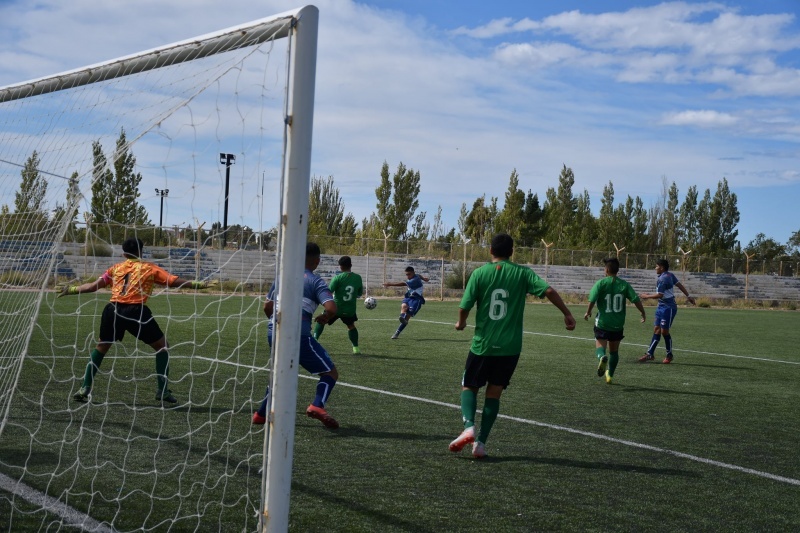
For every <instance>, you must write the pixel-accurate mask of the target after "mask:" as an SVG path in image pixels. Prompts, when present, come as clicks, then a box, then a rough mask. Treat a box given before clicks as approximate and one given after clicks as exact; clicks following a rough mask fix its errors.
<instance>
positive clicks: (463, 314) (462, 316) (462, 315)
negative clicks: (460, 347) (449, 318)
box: [456, 307, 469, 331]
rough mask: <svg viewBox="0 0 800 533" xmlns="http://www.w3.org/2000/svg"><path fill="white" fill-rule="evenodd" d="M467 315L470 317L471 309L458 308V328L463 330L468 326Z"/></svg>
mask: <svg viewBox="0 0 800 533" xmlns="http://www.w3.org/2000/svg"><path fill="white" fill-rule="evenodd" d="M467 317H469V309H463V308H461V307H459V308H458V320H457V321H456V330H457V331H463V329H464V328H466V327H467Z"/></svg>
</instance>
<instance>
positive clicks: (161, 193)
mask: <svg viewBox="0 0 800 533" xmlns="http://www.w3.org/2000/svg"><path fill="white" fill-rule="evenodd" d="M156 194H157V195H159V196H160V197H161V213H160V214H159V215H158V236H159V240H160V238H161V232H162V231H163V230H162V229H161V228H163V227H164V198H166V197H167V196H169V189H156ZM154 244H155V243H154Z"/></svg>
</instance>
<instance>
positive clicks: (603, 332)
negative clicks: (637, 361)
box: [583, 257, 646, 384]
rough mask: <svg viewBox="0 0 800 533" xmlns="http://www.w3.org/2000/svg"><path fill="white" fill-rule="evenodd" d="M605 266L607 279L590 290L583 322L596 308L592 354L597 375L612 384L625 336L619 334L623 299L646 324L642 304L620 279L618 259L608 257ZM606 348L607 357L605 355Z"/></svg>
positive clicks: (629, 287) (628, 284)
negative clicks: (632, 305)
mask: <svg viewBox="0 0 800 533" xmlns="http://www.w3.org/2000/svg"><path fill="white" fill-rule="evenodd" d="M603 262H604V263H605V265H606V277H604V278H603V279H600V280H598V281H597V283H595V284H594V286H593V287H592V290H591V291H589V308H588V309H587V310H586V314H585V315H583V319H584V320H589V317H590V316H592V309H594V306H595V304H596V305H597V318H596V319H595V321H594V338H595V349H594V352H595V354H596V355H597V359H599V363H598V365H597V375H598V376H601V377H602V376H603V374H605V376H606V383H608V384H611V380H612V378H613V377H614V370H616V368H617V363H618V362H619V345H620V343H621V342H622V339H624V338H625V336H624V335H623V334H622V332H623V328H624V327H625V307H626V302H625V300H630V301H631V303H633V304H634V305H635V306H636V309H638V310H639V312H640V313H641V314H642V320H641V321H642V322H644V321H645V318H646V316H645V312H644V307H643V306H642V301H641V300H640V299H639V296H638V295H637V294H636V291H634V290H633V287H631V285H630V283H628V282H627V281H625V280H624V279H619V278H618V277H617V273H618V272H619V259H617V258H616V257H607V258H605V259H603ZM606 348H608V350H609V352H610V353H609V355H606Z"/></svg>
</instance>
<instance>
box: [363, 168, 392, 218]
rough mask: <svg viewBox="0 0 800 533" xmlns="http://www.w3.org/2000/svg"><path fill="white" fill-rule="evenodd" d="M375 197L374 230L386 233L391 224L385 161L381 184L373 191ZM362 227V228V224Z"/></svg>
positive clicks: (388, 184) (389, 184)
mask: <svg viewBox="0 0 800 533" xmlns="http://www.w3.org/2000/svg"><path fill="white" fill-rule="evenodd" d="M375 196H376V197H377V199H378V203H377V204H376V206H375V207H376V208H377V212H376V213H375V218H376V226H377V227H376V229H377V230H378V232H379V233H380V232H381V231H388V229H389V224H390V223H391V220H390V219H391V209H392V204H391V203H390V200H391V198H392V182H391V181H390V180H389V163H387V162H386V161H384V162H383V166H381V183H380V185H378V188H377V189H375ZM362 227H364V225H363V224H362Z"/></svg>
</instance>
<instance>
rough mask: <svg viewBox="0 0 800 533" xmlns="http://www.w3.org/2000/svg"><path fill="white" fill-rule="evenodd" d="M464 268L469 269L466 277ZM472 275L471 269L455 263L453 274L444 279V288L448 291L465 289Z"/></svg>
mask: <svg viewBox="0 0 800 533" xmlns="http://www.w3.org/2000/svg"><path fill="white" fill-rule="evenodd" d="M464 268H467V275H466V277H464ZM470 275H472V270H470V269H469V267H465V266H464V263H463V262H461V263H458V262H457V263H453V272H452V274H450V275H448V276H446V277H445V279H444V286H445V288H446V289H463V288H464V286H463V285H462V284H465V283H466V282H467V281H469V277H470Z"/></svg>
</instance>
